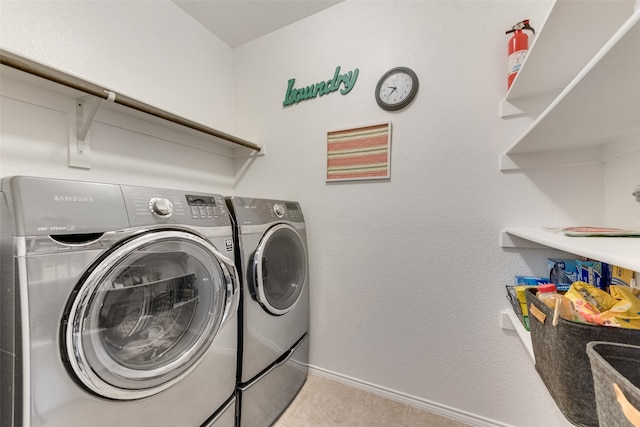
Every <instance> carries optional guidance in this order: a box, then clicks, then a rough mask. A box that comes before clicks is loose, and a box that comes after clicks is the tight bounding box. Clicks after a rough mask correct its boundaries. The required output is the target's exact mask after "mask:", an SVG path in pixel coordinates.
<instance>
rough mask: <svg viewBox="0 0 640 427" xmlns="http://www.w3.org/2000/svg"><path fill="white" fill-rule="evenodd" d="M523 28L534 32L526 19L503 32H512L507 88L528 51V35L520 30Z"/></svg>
mask: <svg viewBox="0 0 640 427" xmlns="http://www.w3.org/2000/svg"><path fill="white" fill-rule="evenodd" d="M523 30H530V31H531V32H532V33H533V34H534V35H535V34H536V30H534V29H533V28H531V26H530V25H529V20H528V19H525V20H524V21H522V22H518V23H517V24H516V25H514V26H513V28H511V29H510V30H509V31H507V32H506V33H505V34H509V33H514V34H513V36H512V37H511V38H510V39H509V48H508V52H509V61H508V62H509V74H508V77H507V89H508V88H510V87H511V83H513V79H515V78H516V75H517V74H518V71H520V67H522V63H523V62H524V58H525V57H526V56H527V52H528V51H529V37H527V35H526V34H525V33H523V32H522V31H523Z"/></svg>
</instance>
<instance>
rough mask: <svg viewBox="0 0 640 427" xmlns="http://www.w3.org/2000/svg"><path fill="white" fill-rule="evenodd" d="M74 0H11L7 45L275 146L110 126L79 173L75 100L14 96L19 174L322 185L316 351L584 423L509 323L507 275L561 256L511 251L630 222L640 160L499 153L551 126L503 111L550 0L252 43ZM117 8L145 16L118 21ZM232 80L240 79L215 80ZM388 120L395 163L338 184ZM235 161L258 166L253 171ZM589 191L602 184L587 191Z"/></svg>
mask: <svg viewBox="0 0 640 427" xmlns="http://www.w3.org/2000/svg"><path fill="white" fill-rule="evenodd" d="M94 3H95V4H96V6H94V7H96V8H97V9H93V8H91V7H90V6H88V5H90V4H94ZM55 5H56V6H55V7H53V6H50V3H48V2H33V3H32V2H4V1H3V2H0V12H2V13H1V15H2V17H1V18H0V19H1V21H0V23H1V24H2V25H0V31H1V33H0V35H1V36H2V37H0V42H1V45H2V47H3V48H5V49H9V50H15V51H17V52H18V53H21V54H23V55H26V56H30V57H35V58H38V59H42V60H44V61H45V62H47V63H50V64H51V65H55V66H58V67H60V68H70V69H71V71H73V72H76V73H78V74H80V75H83V76H85V77H88V78H89V79H91V80H94V81H97V82H100V83H103V84H105V85H107V86H110V87H113V88H114V89H118V88H120V89H121V90H122V91H123V92H125V93H127V94H128V95H130V96H133V97H136V98H139V99H141V100H143V101H145V102H148V103H152V104H155V105H157V106H159V107H162V108H166V109H168V110H170V111H173V112H177V113H180V114H183V115H186V116H188V117H190V118H194V119H196V120H200V121H202V122H204V123H205V124H209V125H211V126H213V127H218V128H221V129H222V130H227V129H231V130H232V131H235V133H237V134H239V135H241V136H244V137H246V138H247V139H249V140H252V141H256V142H258V143H262V144H266V145H267V152H268V154H267V155H266V156H264V157H260V158H257V159H256V160H255V161H252V162H250V161H247V160H237V161H236V163H235V168H236V170H235V171H234V170H232V166H233V165H232V164H231V161H230V160H228V159H227V158H225V157H220V156H216V155H214V154H211V153H208V152H207V151H204V150H198V149H193V148H191V147H185V146H182V145H179V144H176V143H175V142H179V141H175V140H176V138H175V136H172V137H171V138H168V139H169V140H167V139H162V138H158V137H150V136H149V135H147V134H145V133H144V132H133V131H129V130H126V129H122V128H120V127H118V126H114V125H110V124H105V123H102V122H98V123H97V124H96V125H95V127H92V130H91V132H92V138H93V142H94V147H93V151H94V152H93V159H94V162H95V163H94V166H93V168H92V169H91V170H90V171H85V170H79V169H69V168H68V167H67V157H66V155H67V154H66V150H67V148H68V147H67V134H66V132H67V121H66V118H64V117H61V115H60V112H59V111H56V110H51V109H48V108H45V107H41V106H39V105H34V104H31V103H25V102H23V101H20V100H16V99H14V98H12V97H6V96H3V99H2V102H3V104H2V106H1V107H2V126H1V129H2V134H1V140H0V175H1V176H6V175H13V174H16V173H23V174H39V175H48V176H57V177H67V178H76V179H90V180H98V181H114V182H115V181H117V182H123V181H126V182H130V183H136V184H142V185H159V186H168V187H176V188H194V189H211V190H212V191H218V192H233V191H235V193H236V194H239V195H256V196H264V197H277V198H287V199H297V200H300V201H301V203H302V206H303V209H304V212H305V216H306V218H307V221H308V232H309V236H308V237H309V246H310V248H309V249H310V255H311V259H310V264H311V265H310V267H311V283H312V290H311V298H312V331H311V332H312V342H311V345H312V349H311V361H312V364H313V365H314V367H315V368H317V369H320V370H324V371H327V372H331V373H333V374H335V375H340V376H343V377H345V378H351V379H353V380H354V381H359V382H361V383H369V384H372V385H374V386H376V387H378V388H380V389H387V390H390V391H393V392H396V393H398V395H399V396H407V397H408V398H411V399H417V400H421V401H423V402H425V403H426V404H429V405H435V406H436V407H437V406H439V407H440V408H442V409H443V410H451V411H454V412H459V413H460V414H463V415H464V414H467V415H468V416H469V417H471V419H475V420H476V421H477V422H476V424H477V425H503V424H504V425H514V426H519V427H520V426H522V427H526V426H540V425H549V426H551V425H553V426H556V425H558V426H559V425H563V424H566V423H565V422H564V419H563V417H562V416H561V414H560V413H559V411H558V410H557V409H556V407H555V405H554V404H553V403H552V401H551V399H550V397H549V396H548V394H547V392H546V390H545V389H544V387H543V385H542V383H541V381H540V380H539V378H538V376H537V374H536V373H535V371H534V368H533V364H532V362H531V360H530V357H529V355H528V354H527V353H526V351H525V350H524V348H523V347H522V345H521V343H520V341H519V340H518V338H517V337H516V336H515V335H514V334H513V333H511V332H507V331H504V330H502V329H500V325H499V313H500V311H501V310H505V309H509V307H508V304H507V302H506V299H505V297H504V285H505V284H507V283H511V281H512V278H513V275H515V274H543V273H544V269H545V265H546V264H545V260H546V257H547V256H553V255H556V253H555V252H554V251H548V250H519V249H506V250H505V249H502V248H500V247H499V240H498V236H499V231H500V230H501V229H502V228H503V227H505V226H518V225H549V226H556V225H562V224H571V223H585V224H588V223H599V222H601V221H603V219H607V220H609V218H611V221H612V222H616V221H623V219H624V218H622V217H620V216H619V215H618V214H616V213H615V211H614V210H613V209H611V208H609V209H608V210H607V212H606V215H605V209H604V207H603V206H604V204H605V203H604V202H605V196H603V194H606V195H607V196H606V197H607V199H606V200H622V199H623V198H624V197H625V196H624V195H623V192H626V189H625V186H626V185H629V182H628V181H629V180H630V179H632V180H634V181H635V178H634V177H630V173H629V171H630V170H637V169H632V168H633V166H634V165H635V164H636V162H637V160H638V159H637V156H636V157H635V158H632V157H630V158H627V159H619V160H616V163H612V164H611V165H606V167H605V168H602V167H600V166H592V167H579V168H567V169H552V170H532V171H528V172H513V173H502V172H500V171H499V170H498V159H499V156H500V154H501V153H503V152H504V151H505V150H506V149H507V148H508V147H509V146H511V145H512V143H513V142H514V141H515V139H516V138H517V136H519V135H520V133H521V132H522V131H523V130H524V129H525V128H526V127H527V126H528V125H529V124H530V122H531V120H530V119H529V118H526V117H523V118H518V119H511V120H503V119H500V118H499V117H498V107H499V103H500V100H501V99H502V98H503V96H504V94H505V91H506V78H505V69H506V53H505V50H506V42H507V37H506V36H505V35H504V31H505V30H506V29H508V28H510V27H511V26H512V25H513V24H514V23H515V22H517V21H518V20H521V19H524V18H530V19H531V20H532V23H533V24H534V26H535V24H536V23H537V22H542V20H543V19H544V17H545V15H546V12H547V9H548V5H549V4H548V2H540V1H481V2H480V1H467V2H456V1H446V2H444V1H415V2H413V1H397V2H395V1H384V2H364V1H347V2H345V3H342V4H339V5H337V6H335V7H332V8H330V9H328V10H326V11H324V12H322V13H320V14H318V15H315V16H313V17H311V18H309V19H306V20H304V21H301V22H299V23H297V24H294V25H292V26H290V27H288V28H285V29H283V30H281V31H277V32H275V33H272V34H270V35H268V36H266V37H263V38H262V39H259V40H256V41H255V42H252V43H249V44H246V45H244V46H241V47H240V48H237V49H236V50H234V51H231V50H229V49H227V48H224V47H221V42H219V40H217V39H215V38H212V36H210V35H208V33H203V32H202V31H203V30H202V28H201V27H200V26H199V25H198V24H196V23H195V21H193V20H190V18H188V17H186V16H185V15H184V14H182V13H181V12H180V13H178V9H177V8H176V7H175V6H173V5H172V4H171V3H170V2H98V3H96V2H85V3H81V2H69V3H64V2H63V3H55ZM98 12H100V13H98ZM116 19H119V20H121V21H122V22H123V23H125V25H123V26H122V27H120V28H118V29H117V30H116V27H115V24H113V22H114V20H116ZM143 23H144V24H143ZM203 51H204V52H208V54H203ZM114 57H115V58H117V60H114V59H113V58H114ZM173 58H178V59H177V60H174V59H173ZM338 65H340V66H341V67H342V69H343V70H353V69H354V68H358V69H359V70H360V73H359V77H358V81H357V83H356V86H355V87H354V88H353V90H352V91H351V92H350V93H349V94H348V95H346V96H343V95H340V94H339V93H338V92H335V93H332V94H329V95H326V96H323V97H321V98H317V99H313V100H309V101H304V102H301V103H299V104H297V105H294V106H291V107H287V108H283V107H282V102H283V100H284V96H285V91H286V87H287V81H288V80H289V79H291V78H296V80H297V81H298V82H299V83H300V84H303V83H304V84H310V83H315V82H317V81H320V80H323V79H329V78H331V77H332V76H333V71H334V70H335V67H336V66H338ZM398 65H405V66H409V67H411V68H412V69H414V70H415V71H416V73H417V74H418V76H419V78H420V86H421V87H420V92H419V94H418V98H417V99H416V100H415V102H414V103H413V104H412V105H411V106H409V107H408V108H407V109H405V110H403V111H400V112H396V113H387V112H384V111H382V110H380V109H379V108H378V107H377V105H376V103H375V101H374V98H373V91H374V88H375V85H376V83H377V80H378V78H379V77H380V76H381V75H382V74H383V73H384V72H385V71H387V70H388V69H390V68H392V67H395V66H398ZM167 67H168V68H167ZM192 73H195V74H192ZM229 76H232V77H233V81H234V87H233V93H231V92H230V89H229V86H226V85H225V86H224V87H219V85H217V84H214V83H215V82H219V81H220V80H228V78H229ZM173 82H177V83H176V84H175V85H174V84H173ZM11 88H12V90H13V89H15V90H18V91H19V92H20V93H22V94H23V95H24V94H26V93H30V92H31V90H29V89H24V88H22V87H21V86H20V84H16V83H11ZM157 88H162V89H163V90H161V91H157V90H156V89H157ZM6 90H8V89H7V86H6V85H5V81H3V91H6ZM3 93H4V92H3ZM203 94H204V95H206V96H203ZM25 96H26V95H25ZM37 96H42V93H39V95H37ZM55 98H56V100H57V101H56V102H58V101H60V100H59V99H58V98H57V97H55ZM66 101H69V102H72V100H70V99H69V100H66ZM60 102H63V101H60ZM36 104H37V103H36ZM232 105H235V110H234V109H233V108H230V106H232ZM234 121H235V123H234ZM381 121H382V122H384V121H391V122H392V123H393V142H392V160H391V179H390V180H386V181H371V182H352V183H332V184H327V183H326V182H325V179H324V177H325V173H326V133H327V131H329V130H335V129H342V128H346V127H354V126H360V125H366V124H371V123H377V122H381ZM234 124H235V126H234ZM143 127H144V126H143ZM171 141H174V142H171ZM620 165H623V166H624V167H623V168H620V167H618V166H620ZM625 170H626V171H627V172H625ZM235 177H242V180H241V181H240V183H239V184H238V185H237V186H236V187H235V188H234V179H235ZM633 184H634V185H635V184H637V183H636V182H633ZM609 198H611V199H609ZM584 200H592V201H593V202H592V204H590V205H589V206H588V208H585V207H584ZM627 218H631V220H633V219H634V218H635V217H633V216H629V217H627Z"/></svg>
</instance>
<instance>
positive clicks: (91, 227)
mask: <svg viewBox="0 0 640 427" xmlns="http://www.w3.org/2000/svg"><path fill="white" fill-rule="evenodd" d="M0 196H1V197H0V209H1V211H0V213H1V218H2V229H1V231H2V234H1V236H2V237H1V239H0V250H1V252H0V261H1V267H2V288H3V289H2V292H3V293H2V300H1V301H2V302H1V306H0V309H1V310H2V311H1V312H2V324H3V328H2V332H1V335H0V345H1V350H2V351H1V354H2V360H1V365H0V367H1V371H0V373H1V375H2V387H3V389H2V402H1V403H2V407H1V409H2V415H1V419H0V421H1V422H0V424H2V426H7V427H8V426H16V427H22V426H24V427H58V426H60V427H62V426H64V427H75V426H85V425H91V426H92V427H111V426H114V425H118V426H130V427H142V426H149V427H158V426H172V427H174V426H175V427H178V426H184V427H194V426H201V425H212V426H213V425H215V426H216V427H231V426H233V425H234V423H235V382H236V375H235V372H236V362H237V319H236V314H237V305H238V299H239V294H238V282H237V280H236V279H237V274H236V270H235V265H234V263H233V261H232V258H233V236H232V225H231V221H230V217H229V215H228V210H227V207H226V205H225V201H224V198H223V197H221V196H219V195H216V194H205V193H201V192H185V191H176V190H166V189H155V188H143V187H133V186H126V185H112V184H99V183H90V182H80V181H64V180H53V179H43V178H34V177H12V178H5V179H3V180H2V192H1V193H0Z"/></svg>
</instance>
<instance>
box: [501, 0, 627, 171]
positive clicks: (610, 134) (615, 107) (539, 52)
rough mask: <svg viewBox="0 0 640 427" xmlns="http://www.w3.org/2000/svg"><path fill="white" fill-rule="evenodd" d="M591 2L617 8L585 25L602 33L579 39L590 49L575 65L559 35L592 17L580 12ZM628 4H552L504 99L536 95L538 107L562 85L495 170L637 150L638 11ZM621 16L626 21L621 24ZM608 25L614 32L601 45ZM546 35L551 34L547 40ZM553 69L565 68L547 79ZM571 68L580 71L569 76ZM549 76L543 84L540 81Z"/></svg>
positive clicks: (591, 160) (595, 158)
mask: <svg viewBox="0 0 640 427" xmlns="http://www.w3.org/2000/svg"><path fill="white" fill-rule="evenodd" d="M592 3H593V4H595V5H596V6H597V5H600V3H606V4H607V5H608V6H609V5H610V6H616V7H614V8H613V9H614V10H615V11H616V12H615V13H612V15H609V12H608V9H607V12H606V13H603V14H602V15H600V16H599V18H601V20H600V21H598V24H597V25H595V26H589V25H585V27H586V31H591V30H594V28H596V27H600V26H603V27H607V28H608V29H607V31H603V32H599V34H600V35H599V37H597V38H593V39H589V38H587V39H586V40H585V41H584V42H585V43H590V49H585V50H584V51H583V52H581V53H580V54H579V55H577V56H578V59H576V60H575V61H574V57H573V51H572V50H571V49H567V50H565V49H564V48H563V47H562V46H563V43H564V42H563V41H562V39H563V37H565V33H564V32H566V33H571V32H572V31H573V27H577V26H581V25H584V24H583V23H582V17H583V13H584V14H585V15H586V16H591V15H590V14H591V13H592V12H593V11H591V10H590V9H591V8H587V11H588V13H587V12H583V10H582V8H583V7H585V6H586V5H592ZM627 3H630V4H629V5H627ZM633 3H634V2H575V1H567V0H564V1H560V0H558V1H557V2H556V4H555V5H554V8H553V9H552V11H551V15H550V16H549V18H548V22H547V23H546V24H545V26H544V27H543V30H542V31H541V33H540V35H539V39H538V40H537V41H536V42H535V43H534V45H533V46H532V48H531V51H530V52H529V55H530V56H529V57H528V58H527V60H526V61H525V63H524V64H523V67H522V70H521V71H520V73H519V75H518V77H517V78H516V80H515V81H514V83H513V86H512V88H511V90H510V92H509V94H508V95H507V101H508V102H512V101H513V100H514V99H518V98H522V99H527V97H528V98H532V97H533V98H536V97H537V98H536V99H538V102H537V103H535V102H534V103H533V104H536V105H539V104H543V103H544V102H545V99H550V98H554V96H555V92H557V91H558V89H557V87H556V86H558V85H560V86H561V88H560V89H561V90H560V92H559V93H558V94H557V96H555V98H554V99H553V101H551V103H550V105H549V106H548V107H547V108H546V109H545V110H544V111H543V112H542V113H541V114H540V115H539V116H538V117H537V119H536V120H535V121H534V123H533V124H532V125H531V126H530V127H529V129H527V130H526V131H525V133H524V134H523V135H522V136H521V137H520V138H519V140H518V141H516V143H515V144H514V145H513V146H512V147H511V148H509V149H508V150H507V152H506V154H505V155H503V156H502V158H501V162H500V168H501V170H511V169H522V168H525V169H526V168H533V167H549V166H562V165H571V164H578V165H582V164H592V163H600V162H601V161H602V160H603V159H604V156H605V155H606V153H607V152H610V151H616V152H618V153H621V154H622V155H626V154H631V153H635V152H640V138H637V137H634V138H632V139H631V140H630V138H629V136H630V135H634V136H637V134H638V131H639V130H640V79H639V78H638V69H640V49H638V46H640V9H639V10H636V11H635V12H633ZM623 6H624V7H623ZM567 8H568V10H567ZM596 9H597V8H596ZM558 11H560V13H559V16H556V14H555V13H556V12H558ZM625 13H626V14H627V15H628V16H629V17H628V19H626V20H624V19H623V18H624V16H625ZM603 17H606V18H603ZM610 18H611V19H610ZM620 21H622V24H620ZM605 24H606V25H605ZM610 27H619V28H618V29H617V31H615V32H614V33H613V36H611V37H610V38H609V39H608V40H606V42H604V45H603V46H602V44H601V42H602V39H603V38H604V39H606V38H607V34H608V33H609V32H610V31H611V28H610ZM567 29H569V30H567ZM548 32H549V33H551V36H547V34H548ZM547 39H550V40H547ZM554 41H555V42H556V43H555V44H554V43H553V42H554ZM582 42H583V41H582V40H580V43H582ZM577 43H578V42H577V41H576V44H577ZM600 46H602V47H601V48H600ZM594 50H595V51H596V52H595V54H593V51H594ZM589 54H593V57H592V58H591V59H590V60H589V61H587V63H586V65H584V56H585V55H589ZM559 55H560V56H562V58H558V56H559ZM554 58H555V59H554ZM558 61H560V62H558ZM566 62H571V64H569V65H566V64H565V63H566ZM550 64H553V65H552V66H551V65H550ZM559 64H563V65H562V66H560V65H559ZM558 67H559V68H560V69H561V70H563V71H562V74H563V76H562V77H558V78H555V79H554V78H550V77H548V76H547V74H548V73H549V72H555V71H556V68H558ZM576 68H578V69H579V71H578V72H577V74H576V75H575V77H573V78H572V74H573V73H574V72H575V69H576ZM530 74H533V75H532V76H529V75H530ZM547 79H549V80H550V83H549V84H548V85H546V84H545V83H544V82H545V80H547ZM566 80H569V81H568V83H567V82H566ZM562 85H565V86H564V87H562ZM521 87H522V88H521ZM540 92H542V93H540ZM523 97H524V98H523ZM611 146H613V148H612V147H611Z"/></svg>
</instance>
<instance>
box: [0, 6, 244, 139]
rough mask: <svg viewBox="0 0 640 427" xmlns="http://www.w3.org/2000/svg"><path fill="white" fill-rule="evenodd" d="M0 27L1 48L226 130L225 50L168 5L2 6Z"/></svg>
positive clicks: (228, 56)
mask: <svg viewBox="0 0 640 427" xmlns="http://www.w3.org/2000/svg"><path fill="white" fill-rule="evenodd" d="M0 28H1V31H2V33H1V34H2V37H1V38H0V45H1V47H2V48H3V49H6V50H8V51H11V52H16V53H19V54H20V55H21V56H24V57H27V58H31V59H34V60H37V61H38V62H42V63H45V64H47V65H49V66H52V67H54V68H58V69H62V70H65V71H67V72H71V73H72V74H77V75H79V76H81V77H83V78H85V79H87V80H89V81H92V82H95V83H97V84H101V85H103V86H105V87H107V88H109V89H111V90H113V91H115V92H116V93H121V94H124V95H127V96H130V97H132V98H135V99H137V100H139V101H142V102H145V103H148V104H151V105H153V106H155V107H157V108H161V109H164V110H167V111H169V112H172V113H175V114H178V115H181V116H183V117H186V118H188V119H191V120H194V121H196V122H200V123H202V124H204V125H207V126H210V127H213V128H216V129H219V130H221V131H226V132H231V131H232V130H233V116H234V107H233V84H232V82H233V67H232V62H231V61H232V49H231V48H230V47H229V46H227V45H226V44H225V43H224V42H222V41H221V40H220V39H218V38H217V37H215V36H214V35H212V34H211V33H210V32H208V31H207V30H206V29H205V28H204V27H203V26H202V25H200V24H198V23H197V22H196V21H195V20H194V19H193V18H192V17H190V16H188V15H187V14H185V13H184V11H183V10H182V9H180V8H179V7H178V6H176V5H175V4H174V3H173V2H171V1H168V0H154V1H104V0H92V1H88V2H83V1H14V0H8V1H7V0H3V1H2V2H0ZM194 94H198V95H202V96H194Z"/></svg>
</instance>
